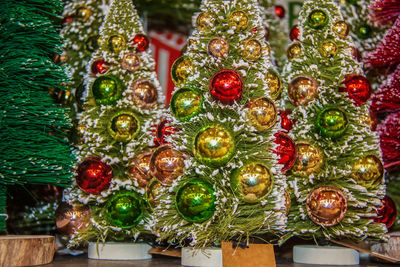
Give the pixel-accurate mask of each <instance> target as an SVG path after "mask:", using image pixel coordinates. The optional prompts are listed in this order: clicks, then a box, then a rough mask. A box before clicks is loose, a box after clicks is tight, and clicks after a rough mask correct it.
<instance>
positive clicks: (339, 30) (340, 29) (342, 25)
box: [332, 20, 349, 39]
mask: <svg viewBox="0 0 400 267" xmlns="http://www.w3.org/2000/svg"><path fill="white" fill-rule="evenodd" d="M332 29H333V32H334V33H336V35H337V36H338V37H339V38H341V39H345V38H346V37H347V35H349V26H348V25H347V23H346V22H344V21H343V20H341V21H338V22H335V24H333V28H332Z"/></svg>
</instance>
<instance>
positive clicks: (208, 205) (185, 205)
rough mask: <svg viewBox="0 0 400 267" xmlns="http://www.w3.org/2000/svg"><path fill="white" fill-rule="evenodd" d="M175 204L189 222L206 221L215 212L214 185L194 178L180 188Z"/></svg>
mask: <svg viewBox="0 0 400 267" xmlns="http://www.w3.org/2000/svg"><path fill="white" fill-rule="evenodd" d="M175 206H176V209H177V210H178V213H179V214H180V215H181V216H182V217H183V218H184V219H185V220H187V221H189V222H196V223H199V222H204V221H206V220H208V219H210V218H211V217H212V216H213V214H214V212H215V195H214V189H213V187H212V186H211V185H210V184H209V183H207V182H205V181H203V180H193V181H190V182H187V183H186V184H184V185H183V186H182V187H181V188H179V190H178V192H177V194H176V198H175Z"/></svg>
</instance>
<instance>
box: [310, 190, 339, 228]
mask: <svg viewBox="0 0 400 267" xmlns="http://www.w3.org/2000/svg"><path fill="white" fill-rule="evenodd" d="M306 208H307V214H308V216H309V218H310V219H311V220H312V221H313V222H315V223H316V224H318V225H322V226H334V225H336V224H338V223H340V222H341V221H342V220H343V218H344V217H345V216H346V212H347V199H346V197H345V195H344V194H343V192H342V191H341V190H339V189H338V188H336V187H333V186H321V187H318V188H317V189H314V190H313V191H312V192H311V194H310V195H309V196H308V198H307V201H306Z"/></svg>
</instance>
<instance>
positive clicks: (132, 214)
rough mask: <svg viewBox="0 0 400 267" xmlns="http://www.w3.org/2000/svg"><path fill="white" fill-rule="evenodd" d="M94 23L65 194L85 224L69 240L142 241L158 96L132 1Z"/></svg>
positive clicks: (117, 5)
mask: <svg viewBox="0 0 400 267" xmlns="http://www.w3.org/2000/svg"><path fill="white" fill-rule="evenodd" d="M101 29H102V30H101V32H100V40H101V42H100V47H99V50H97V51H96V52H95V53H94V54H93V56H92V59H91V61H90V64H89V66H88V75H87V76H86V78H85V85H86V86H87V90H88V96H87V97H86V99H85V107H86V110H84V111H83V112H82V113H81V114H80V116H79V118H80V120H79V128H80V130H81V137H80V139H81V143H80V144H79V145H78V147H77V150H76V154H77V159H78V162H77V168H76V179H75V181H74V184H73V188H72V189H71V190H70V191H69V192H67V200H68V201H69V202H70V203H71V204H73V208H75V209H77V210H79V211H80V213H79V214H81V216H86V215H85V214H87V213H90V216H88V218H89V219H90V222H91V223H90V225H88V224H85V223H84V222H83V223H82V225H85V227H79V229H76V231H75V234H74V236H73V237H72V241H71V245H75V244H78V243H81V242H84V241H99V240H101V241H112V240H114V241H116V240H117V241H124V240H128V241H132V240H143V239H145V238H147V237H148V235H146V234H147V233H150V232H149V231H147V221H148V217H149V212H150V208H149V206H148V205H147V201H146V199H145V188H146V186H147V185H148V184H149V181H150V178H151V175H150V171H149V162H150V159H151V155H152V147H151V146H152V145H153V139H152V132H151V127H152V125H153V124H155V123H156V121H157V120H158V119H159V118H160V117H161V108H160V106H159V104H158V103H159V102H163V100H164V99H163V96H162V94H161V88H160V85H159V83H158V81H157V78H156V74H155V72H154V67H155V64H154V61H153V59H152V57H151V51H150V49H149V39H148V37H147V36H146V35H145V34H144V31H143V27H142V25H141V22H140V20H139V17H138V14H137V12H136V10H135V8H134V6H133V4H132V1H130V0H119V1H114V2H113V3H112V5H111V7H110V11H109V13H108V15H107V17H106V19H105V22H104V24H103V25H102V28H101ZM77 228H78V227H77Z"/></svg>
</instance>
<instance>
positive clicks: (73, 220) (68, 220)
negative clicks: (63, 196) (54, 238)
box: [54, 202, 91, 236]
mask: <svg viewBox="0 0 400 267" xmlns="http://www.w3.org/2000/svg"><path fill="white" fill-rule="evenodd" d="M90 213H91V210H90V209H89V208H88V207H85V206H72V205H70V204H68V203H65V202H61V203H60V205H59V206H58V208H57V209H56V211H55V214H54V215H55V217H56V226H57V230H58V232H60V233H61V234H64V235H69V236H71V235H73V234H74V233H77V232H80V231H83V230H85V229H86V228H87V227H88V226H89V223H90Z"/></svg>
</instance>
